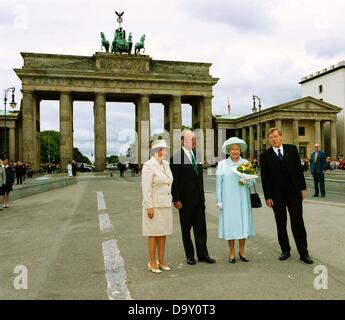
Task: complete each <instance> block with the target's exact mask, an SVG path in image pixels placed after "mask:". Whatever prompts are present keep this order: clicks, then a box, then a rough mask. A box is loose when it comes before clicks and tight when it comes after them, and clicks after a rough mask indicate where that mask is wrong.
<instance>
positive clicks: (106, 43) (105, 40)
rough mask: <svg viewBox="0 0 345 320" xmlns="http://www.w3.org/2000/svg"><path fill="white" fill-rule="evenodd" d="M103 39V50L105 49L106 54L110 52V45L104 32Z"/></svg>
mask: <svg viewBox="0 0 345 320" xmlns="http://www.w3.org/2000/svg"><path fill="white" fill-rule="evenodd" d="M101 39H102V45H101V50H102V49H103V48H104V49H105V51H106V52H109V47H110V43H109V41H108V40H107V39H106V37H105V35H104V33H103V32H101Z"/></svg>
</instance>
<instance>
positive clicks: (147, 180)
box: [141, 157, 173, 236]
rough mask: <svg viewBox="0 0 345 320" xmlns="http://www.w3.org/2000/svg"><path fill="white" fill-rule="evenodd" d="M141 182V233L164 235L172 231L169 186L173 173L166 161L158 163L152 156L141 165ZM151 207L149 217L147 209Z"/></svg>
mask: <svg viewBox="0 0 345 320" xmlns="http://www.w3.org/2000/svg"><path fill="white" fill-rule="evenodd" d="M141 177H142V178H141V179H142V180H141V184H142V191H143V203H142V205H143V235H144V236H166V235H170V234H172V233H173V218H172V196H171V186H172V182H173V175H172V173H171V170H170V166H169V163H168V161H166V160H163V161H162V164H160V163H159V162H158V161H157V160H156V158H154V157H152V158H151V159H150V160H148V161H146V162H145V163H144V166H143V170H142V176H141ZM148 208H153V211H154V215H153V218H152V219H150V218H149V217H148V215H147V209H148Z"/></svg>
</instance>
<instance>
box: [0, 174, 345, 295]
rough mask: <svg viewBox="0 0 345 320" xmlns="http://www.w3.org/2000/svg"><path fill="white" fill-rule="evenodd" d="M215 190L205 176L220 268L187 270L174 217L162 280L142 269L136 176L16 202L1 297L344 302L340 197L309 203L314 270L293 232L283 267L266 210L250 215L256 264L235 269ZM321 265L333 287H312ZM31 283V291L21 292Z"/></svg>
mask: <svg viewBox="0 0 345 320" xmlns="http://www.w3.org/2000/svg"><path fill="white" fill-rule="evenodd" d="M214 189H215V177H214V176H212V175H210V176H209V175H207V174H205V191H206V207H207V209H206V216H207V228H208V248H209V252H210V255H211V256H212V257H214V258H216V259H217V262H216V264H214V265H208V264H206V263H198V264H197V265H195V266H190V265H187V264H186V262H185V257H184V251H183V246H182V240H181V232H180V227H179V220H178V212H177V211H176V210H175V209H174V234H173V235H172V236H169V237H168V239H167V248H166V252H167V253H166V258H167V261H168V262H169V264H170V266H171V267H172V271H171V272H164V273H162V274H160V275H156V274H152V273H149V272H148V271H147V268H146V266H147V259H148V258H147V243H146V239H144V238H143V237H142V234H141V228H142V226H141V187H140V177H127V176H126V177H124V178H120V177H118V176H114V177H102V176H90V175H88V176H80V177H79V178H78V183H77V184H76V185H72V186H69V187H65V188H62V189H57V190H53V191H50V192H47V193H42V194H39V195H35V196H31V197H28V198H24V199H20V200H16V201H13V202H12V203H10V204H11V207H10V208H9V209H4V210H3V211H2V212H1V211H0V234H1V241H0V299H143V300H155V299H182V300H184V299H236V300H238V299H344V298H345V273H344V270H345V251H344V250H343V245H344V240H345V236H344V230H345V219H344V217H345V196H344V195H340V194H328V195H327V197H326V198H325V199H316V200H315V199H314V198H311V197H310V195H309V197H308V199H307V200H306V203H305V205H304V218H305V224H306V228H307V232H308V242H309V251H310V255H311V256H312V258H313V259H314V265H306V264H304V263H303V262H301V261H300V260H299V256H298V253H297V250H296V246H295V244H294V241H293V238H292V235H291V232H290V233H289V234H290V239H291V246H292V252H291V253H292V257H291V258H290V259H289V260H287V261H283V262H282V261H279V260H278V256H279V254H280V250H279V246H278V243H277V237H276V227H275V222H274V216H273V213H272V211H271V209H269V208H267V207H265V206H264V207H263V208H260V209H254V221H255V225H256V232H257V235H256V236H255V237H254V238H251V239H249V240H248V241H247V245H246V247H247V256H248V258H249V259H250V262H249V263H243V262H240V261H239V260H238V261H237V262H236V263H235V264H233V265H232V264H229V263H228V262H227V256H228V247H227V243H226V242H225V241H223V240H220V239H218V238H217V228H218V216H217V214H218V213H217V208H216V205H215V194H214ZM259 192H260V193H261V189H260V188H259ZM18 266H19V267H18ZM23 266H24V267H23ZM316 266H321V268H322V270H323V273H322V274H323V275H325V272H324V271H325V270H327V272H328V274H327V276H328V277H327V280H328V288H327V289H321V290H317V289H315V287H314V280H315V278H316V277H317V276H318V274H316V273H314V271H315V270H314V268H315V267H316ZM16 267H17V268H19V269H17V270H16V271H17V273H14V271H15V268H16ZM18 270H21V271H18ZM26 271H27V278H26V277H25V276H26ZM23 279H24V280H23ZM26 280H27V289H18V282H19V283H21V284H22V287H23V286H24V287H25V284H26V282H25V281H26ZM323 283H325V282H323ZM15 287H16V288H15ZM19 287H20V285H19Z"/></svg>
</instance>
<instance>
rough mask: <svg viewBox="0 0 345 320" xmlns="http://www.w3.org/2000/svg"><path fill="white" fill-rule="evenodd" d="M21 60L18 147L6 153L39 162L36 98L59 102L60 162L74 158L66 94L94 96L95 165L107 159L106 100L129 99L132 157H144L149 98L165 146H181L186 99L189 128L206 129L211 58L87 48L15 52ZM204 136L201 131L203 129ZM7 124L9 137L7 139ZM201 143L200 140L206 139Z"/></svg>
mask: <svg viewBox="0 0 345 320" xmlns="http://www.w3.org/2000/svg"><path fill="white" fill-rule="evenodd" d="M21 55H22V57H23V60H24V64H23V67H22V68H18V69H15V70H14V71H15V72H16V74H17V75H18V77H19V78H20V79H21V81H22V93H23V98H22V102H21V111H20V115H18V122H17V123H16V124H15V123H14V122H15V121H14V122H13V121H12V122H10V121H9V120H10V118H9V117H8V118H7V120H8V121H9V122H8V127H9V126H10V125H11V127H10V128H12V127H13V128H17V133H16V135H17V141H18V142H17V147H10V150H12V151H10V152H12V153H11V154H10V155H11V156H10V158H11V160H23V161H27V162H30V163H32V166H33V168H34V170H37V169H39V167H40V101H42V100H58V101H59V103H60V164H61V168H62V169H64V168H66V165H67V163H68V161H70V160H72V159H73V102H74V101H93V102H94V137H95V138H94V141H95V152H94V154H95V167H96V170H97V171H102V170H104V169H105V165H106V154H107V152H106V102H108V101H109V102H131V103H133V104H134V105H135V118H136V120H135V121H136V135H137V137H136V160H137V162H138V163H139V164H142V163H144V162H145V161H146V160H148V159H149V142H150V103H162V104H163V105H164V127H165V130H166V132H167V133H168V134H169V137H168V138H169V140H170V141H169V142H170V146H172V148H171V153H173V152H175V151H176V149H177V148H180V133H181V127H182V114H181V104H190V105H191V106H192V122H193V129H202V132H206V129H212V89H213V86H214V85H215V84H216V83H217V82H218V78H213V77H212V76H211V75H210V67H211V64H210V63H196V62H181V61H162V60H153V59H151V58H150V57H149V56H147V55H120V54H111V53H104V52H97V53H96V54H94V55H93V56H71V55H57V54H37V53H21ZM204 138H205V137H204ZM13 139H14V138H13V131H10V140H11V141H10V144H11V143H13V141H14V140H13ZM205 148H206V144H205Z"/></svg>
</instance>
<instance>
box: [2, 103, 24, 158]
mask: <svg viewBox="0 0 345 320" xmlns="http://www.w3.org/2000/svg"><path fill="white" fill-rule="evenodd" d="M21 130H22V129H21V117H20V114H19V112H18V111H11V110H8V109H7V111H6V131H5V112H4V111H3V110H0V154H2V153H3V152H1V151H3V150H4V148H5V144H6V151H7V152H6V153H7V155H8V158H9V159H12V160H14V159H17V157H19V152H20V151H21V148H22V144H21V143H22V140H21V137H22V135H21ZM5 132H6V134H5ZM4 139H6V142H5V141H4Z"/></svg>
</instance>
